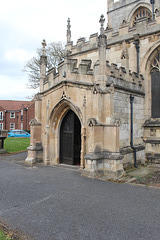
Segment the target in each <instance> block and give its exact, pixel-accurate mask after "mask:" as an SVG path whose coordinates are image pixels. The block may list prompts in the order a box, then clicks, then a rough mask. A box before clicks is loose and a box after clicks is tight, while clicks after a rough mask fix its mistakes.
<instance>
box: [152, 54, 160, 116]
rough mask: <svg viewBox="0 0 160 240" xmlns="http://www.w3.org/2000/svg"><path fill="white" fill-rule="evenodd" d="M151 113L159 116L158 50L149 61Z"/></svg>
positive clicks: (159, 60) (159, 72) (159, 61)
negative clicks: (150, 61)
mask: <svg viewBox="0 0 160 240" xmlns="http://www.w3.org/2000/svg"><path fill="white" fill-rule="evenodd" d="M151 110H152V111H151V114H152V117H153V118H160V52H158V54H157V56H156V57H155V58H154V59H153V61H152V63H151Z"/></svg>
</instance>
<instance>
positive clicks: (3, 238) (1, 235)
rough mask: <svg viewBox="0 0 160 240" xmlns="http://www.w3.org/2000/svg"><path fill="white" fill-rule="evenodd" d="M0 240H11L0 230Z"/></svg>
mask: <svg viewBox="0 0 160 240" xmlns="http://www.w3.org/2000/svg"><path fill="white" fill-rule="evenodd" d="M0 240H12V239H11V238H10V237H8V236H7V235H5V234H4V233H3V232H2V231H1V230H0Z"/></svg>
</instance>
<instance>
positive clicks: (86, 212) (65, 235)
mask: <svg viewBox="0 0 160 240" xmlns="http://www.w3.org/2000/svg"><path fill="white" fill-rule="evenodd" d="M25 157H26V153H22V154H18V155H13V156H8V157H2V156H0V220H3V221H5V222H6V223H7V224H8V225H9V226H10V227H11V228H12V229H19V230H21V231H22V232H24V233H25V234H28V235H29V236H30V239H34V240H112V239H113V240H125V239H126V240H142V239H143V240H159V239H160V189H154V188H147V187H141V186H130V185H129V184H117V183H112V182H105V181H99V180H93V179H88V178H85V177H81V176H80V174H79V172H78V171H76V169H74V168H65V167H45V166H42V165H38V166H36V167H34V168H31V167H26V166H25V164H24V162H23V159H25Z"/></svg>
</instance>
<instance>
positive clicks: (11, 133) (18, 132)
mask: <svg viewBox="0 0 160 240" xmlns="http://www.w3.org/2000/svg"><path fill="white" fill-rule="evenodd" d="M8 137H30V134H29V133H28V132H25V131H24V130H10V131H9V133H8Z"/></svg>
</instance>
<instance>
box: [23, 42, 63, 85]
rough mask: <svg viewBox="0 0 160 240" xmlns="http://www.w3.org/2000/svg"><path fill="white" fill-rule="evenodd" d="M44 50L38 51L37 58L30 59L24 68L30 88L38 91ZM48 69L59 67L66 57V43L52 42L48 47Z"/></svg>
mask: <svg viewBox="0 0 160 240" xmlns="http://www.w3.org/2000/svg"><path fill="white" fill-rule="evenodd" d="M41 55H42V49H37V56H36V57H33V58H32V59H30V60H29V61H28V62H27V63H26V64H25V66H24V72H26V73H27V74H28V84H27V87H28V88H33V89H36V88H38V87H39V84H40V82H39V81H40V56H41ZM46 56H47V68H48V69H50V68H52V67H57V66H58V63H59V62H60V60H62V59H63V57H64V43H62V42H52V43H50V44H48V45H47V47H46Z"/></svg>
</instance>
